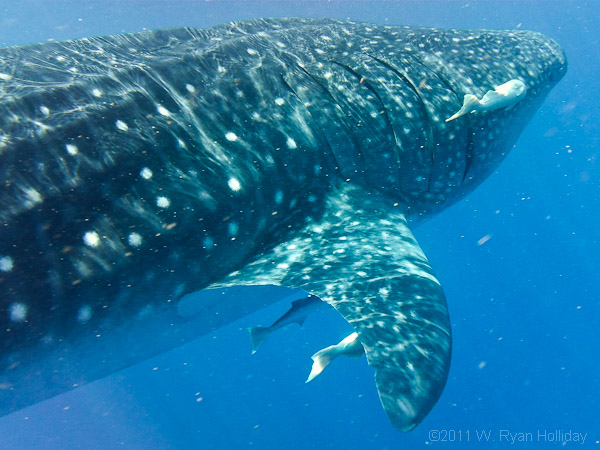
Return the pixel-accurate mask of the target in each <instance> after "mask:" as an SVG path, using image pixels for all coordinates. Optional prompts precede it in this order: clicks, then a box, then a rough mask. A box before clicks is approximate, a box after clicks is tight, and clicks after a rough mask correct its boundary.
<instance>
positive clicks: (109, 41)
mask: <svg viewBox="0 0 600 450" xmlns="http://www.w3.org/2000/svg"><path fill="white" fill-rule="evenodd" d="M566 67H567V65H566V60H565V57H564V54H563V52H562V50H561V49H560V47H559V46H558V45H557V44H556V43H555V42H554V41H552V40H551V39H549V38H547V37H545V36H543V35H541V34H537V33H533V32H527V31H481V30H478V31H473V30H437V29H427V28H414V27H396V26H379V25H368V24H361V23H352V22H344V21H336V20H327V19H269V20H251V21H245V22H237V23H231V24H227V25H223V26H218V27H215V28H211V29H206V30H199V29H191V28H181V29H172V30H161V31H151V32H142V33H134V34H125V35H119V36H112V37H101V38H91V39H81V40H76V41H70V42H63V43H45V44H39V45H30V46H24V47H15V48H5V49H1V50H0V182H1V183H2V190H1V191H0V217H1V224H2V227H0V324H1V327H0V413H2V414H7V413H10V412H12V411H15V410H18V409H20V408H23V407H25V406H27V405H31V404H33V403H36V402H38V401H40V400H43V399H45V398H48V397H50V396H53V395H56V394H58V393H61V392H64V391H66V390H69V389H72V388H73V387H76V386H79V385H82V384H84V383H87V382H90V381H92V380H94V379H98V378H100V377H103V376H105V375H107V374H109V373H112V372H115V371H117V370H119V369H122V368H124V367H127V366H129V365H132V364H134V363H136V362H139V361H142V360H144V359H147V358H149V357H151V356H154V355H156V354H158V353H160V352H163V351H166V350H168V349H170V348H173V347H175V346H178V345H180V344H183V343H184V342H187V341H189V340H191V339H193V338H195V337H197V336H199V335H201V334H204V333H208V332H210V331H212V330H214V329H216V328H218V327H220V326H222V325H224V324H226V323H229V322H231V321H233V320H235V319H237V318H239V317H242V316H244V315H246V314H249V313H250V312H252V311H255V310H257V309H259V308H260V307H263V306H265V305H267V304H269V303H270V302H271V301H274V299H273V300H272V299H271V298H270V297H269V295H271V294H269V292H271V293H272V292H273V291H271V290H270V289H275V291H277V290H278V289H279V290H280V291H281V293H282V295H288V294H289V293H290V292H294V291H293V290H296V291H297V290H299V289H300V290H302V291H303V292H305V293H310V294H311V295H314V296H316V297H318V298H320V299H321V300H323V301H325V302H327V303H328V304H330V305H332V306H333V307H334V308H335V309H336V310H337V311H338V312H339V313H340V314H341V315H342V316H343V317H344V318H345V319H346V320H347V321H348V322H349V323H350V324H351V325H352V327H353V328H354V331H355V332H356V333H357V336H358V340H359V341H360V344H361V345H362V347H363V348H364V351H365V353H366V355H367V361H368V364H369V365H370V366H372V367H373V368H374V370H375V378H376V383H377V389H378V392H379V396H380V399H381V402H382V404H383V407H384V408H385V411H386V413H387V415H388V417H389V418H390V420H391V422H392V424H393V425H394V426H395V427H396V428H398V429H399V430H402V431H408V430H411V429H412V428H414V427H415V426H416V425H418V424H419V423H420V422H421V421H422V420H423V418H424V417H425V415H426V414H427V413H428V412H429V411H430V410H431V408H432V407H433V405H434V404H435V403H436V401H437V399H438V398H439V396H440V395H441V392H442V389H443V387H444V384H445V381H446V378H447V375H448V370H449V365H450V355H451V330H450V321H449V318H448V309H447V305H446V300H445V297H444V294H443V291H442V288H441V286H440V284H439V281H438V280H437V278H436V276H435V273H434V272H433V270H432V268H431V267H430V265H429V263H428V261H427V259H426V257H425V255H424V254H423V252H422V251H421V249H420V247H419V245H418V243H417V242H416V240H415V238H414V236H413V234H412V232H411V227H412V226H414V224H416V223H418V221H419V220H423V219H426V218H427V217H430V216H431V215H433V214H436V213H437V212H439V211H441V210H443V209H444V208H446V207H448V206H449V205H451V204H453V203H454V202H456V201H458V200H459V199H461V198H462V197H464V196H465V195H466V194H467V193H469V192H470V191H471V190H473V189H474V188H475V187H476V186H477V185H478V184H480V183H481V182H482V181H483V180H484V179H485V178H486V176H487V175H489V174H490V173H491V172H492V171H493V170H494V169H495V168H496V167H497V165H498V164H499V163H500V162H501V160H502V159H503V158H504V157H505V156H506V154H507V153H508V151H509V150H510V149H511V147H512V146H513V145H514V143H515V141H516V139H517V137H518V136H519V134H520V133H521V131H522V130H523V128H524V126H525V124H526V123H527V122H528V121H529V120H530V118H531V117H532V115H533V114H534V112H535V111H536V109H537V108H538V106H539V105H540V104H541V102H542V101H543V99H544V98H545V97H546V95H547V94H548V92H549V91H550V90H551V88H552V87H553V86H554V85H555V84H556V83H557V82H558V81H559V80H560V78H561V77H562V76H563V74H564V73H565V71H566ZM511 80H518V82H520V83H522V84H523V86H525V87H526V93H525V95H524V96H522V97H519V100H518V102H516V103H514V104H512V103H511V108H510V109H509V108H497V109H491V110H488V111H484V110H481V111H478V113H477V114H466V115H463V116H461V117H458V118H456V119H454V120H452V121H450V122H446V121H445V120H446V118H448V117H451V116H452V114H453V113H454V112H455V111H457V110H459V109H460V108H461V105H462V104H463V98H464V96H465V95H467V94H470V95H474V96H476V97H481V96H482V95H484V94H485V93H486V92H487V91H489V90H491V89H494V86H501V85H503V84H504V83H508V82H510V81H511ZM241 286H246V288H242V287H241ZM273 286H276V287H275V288H273ZM244 289H245V290H244ZM238 291H239V292H242V291H243V295H242V296H238V297H236V296H235V295H233V294H235V293H236V292H238ZM223 294H228V295H223ZM302 296H304V297H306V295H305V294H302V295H300V296H299V297H298V298H301V297H302Z"/></svg>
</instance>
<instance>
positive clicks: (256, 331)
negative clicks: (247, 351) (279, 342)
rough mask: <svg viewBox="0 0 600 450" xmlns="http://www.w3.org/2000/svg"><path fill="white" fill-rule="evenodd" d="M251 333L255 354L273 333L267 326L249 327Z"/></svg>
mask: <svg viewBox="0 0 600 450" xmlns="http://www.w3.org/2000/svg"><path fill="white" fill-rule="evenodd" d="M248 332H249V333H250V342H251V343H252V354H253V355H254V354H255V353H256V352H257V351H258V349H259V348H261V347H262V345H263V344H264V343H265V341H266V340H267V338H268V337H269V335H270V334H271V330H270V328H267V327H252V328H248Z"/></svg>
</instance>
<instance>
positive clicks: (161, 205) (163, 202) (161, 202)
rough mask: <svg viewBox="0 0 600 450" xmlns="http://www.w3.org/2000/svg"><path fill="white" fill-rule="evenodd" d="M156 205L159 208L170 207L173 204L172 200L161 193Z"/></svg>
mask: <svg viewBox="0 0 600 450" xmlns="http://www.w3.org/2000/svg"><path fill="white" fill-rule="evenodd" d="M156 206H158V207H159V208H168V207H169V206H171V200H169V199H168V198H167V197H165V196H162V195H161V196H160V197H156Z"/></svg>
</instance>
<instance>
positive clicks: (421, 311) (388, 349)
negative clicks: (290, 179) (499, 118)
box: [215, 186, 451, 431]
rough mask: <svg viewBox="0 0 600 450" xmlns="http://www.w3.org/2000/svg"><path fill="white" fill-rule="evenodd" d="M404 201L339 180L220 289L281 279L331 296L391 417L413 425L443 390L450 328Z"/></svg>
mask: <svg viewBox="0 0 600 450" xmlns="http://www.w3.org/2000/svg"><path fill="white" fill-rule="evenodd" d="M398 209H399V208H397V207H394V205H393V202H392V201H391V200H389V199H388V198H386V197H384V196H380V195H378V194H372V193H367V192H365V191H364V190H361V189H359V188H356V187H349V186H346V187H344V188H341V189H340V190H339V191H337V192H334V193H333V194H332V195H331V196H330V197H329V199H328V201H327V204H326V211H325V213H324V215H323V217H322V218H321V219H319V220H318V221H315V222H312V223H310V224H309V225H307V226H306V227H305V228H304V229H302V230H301V231H300V232H299V233H298V234H297V235H296V236H295V237H294V239H292V240H291V241H288V242H285V243H283V244H281V245H279V246H278V247H275V248H274V249H273V250H272V251H270V252H269V253H267V254H265V255H264V256H263V257H261V258H260V259H258V260H256V261H254V262H252V263H250V264H249V265H247V266H246V267H245V268H244V269H242V270H241V271H240V272H237V273H235V274H233V275H232V276H230V277H229V278H227V279H226V280H225V281H224V282H223V283H219V284H218V285H216V286H215V287H222V286H228V285H233V284H276V285H281V286H287V287H293V288H301V289H303V290H305V291H306V292H310V293H312V294H314V295H316V296H318V297H319V298H321V299H322V300H324V301H326V302H328V303H329V304H331V305H332V306H333V307H334V308H335V309H336V310H337V311H338V312H340V314H341V315H342V316H343V317H344V318H345V319H346V320H347V321H348V322H349V323H350V324H352V326H353V327H354V330H355V331H356V332H357V333H358V338H359V340H360V343H361V344H362V346H363V347H364V349H365V353H366V354H367V360H368V363H369V365H370V366H371V367H373V368H374V369H375V379H376V383H377V390H378V392H379V397H380V399H381V403H382V404H383V407H384V409H385V411H386V413H387V415H388V417H389V419H390V420H391V422H392V424H393V425H394V426H395V427H396V428H398V429H399V430H402V431H409V430H411V429H413V428H414V427H415V426H417V425H418V424H419V423H420V422H421V421H422V420H423V418H424V417H425V416H426V415H427V413H428V412H429V411H430V410H431V408H432V407H433V406H434V405H435V403H436V402H437V400H438V398H439V397H440V395H441V393H442V389H443V387H444V385H445V383H446V378H447V376H448V370H449V367H450V355H451V332H450V321H449V318H448V310H447V306H446V299H445V297H444V293H443V291H442V288H441V286H440V283H439V282H438V280H437V278H436V277H435V274H434V272H433V270H432V269H431V267H430V265H429V262H428V261H427V259H426V258H425V255H423V252H422V251H421V249H420V247H419V245H418V244H417V242H416V240H415V238H414V236H413V235H412V233H411V231H410V229H409V228H408V226H407V222H406V219H405V217H404V215H403V214H402V213H401V211H398Z"/></svg>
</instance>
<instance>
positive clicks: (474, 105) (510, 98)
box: [446, 80, 527, 122]
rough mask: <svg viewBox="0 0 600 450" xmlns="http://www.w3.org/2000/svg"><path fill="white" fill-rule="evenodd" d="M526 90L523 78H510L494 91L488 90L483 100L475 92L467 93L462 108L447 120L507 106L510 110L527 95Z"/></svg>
mask: <svg viewBox="0 0 600 450" xmlns="http://www.w3.org/2000/svg"><path fill="white" fill-rule="evenodd" d="M526 91H527V87H526V86H525V83H523V82H522V81H521V80H510V81H507V82H506V83H504V84H501V85H500V86H497V87H496V88H495V89H494V90H493V91H487V92H486V93H485V95H484V96H483V97H482V98H481V100H479V99H478V98H477V97H476V96H474V95H473V94H467V95H465V98H464V100H463V105H462V108H460V109H459V110H458V112H457V113H456V114H454V115H453V116H452V117H449V118H448V119H446V122H450V121H451V120H454V119H457V118H459V117H460V116H464V115H465V114H469V113H474V112H475V111H494V110H496V109H500V108H506V111H508V110H510V109H511V108H512V107H513V106H515V105H516V104H517V103H518V102H519V101H521V100H522V99H523V97H525V92H526Z"/></svg>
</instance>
